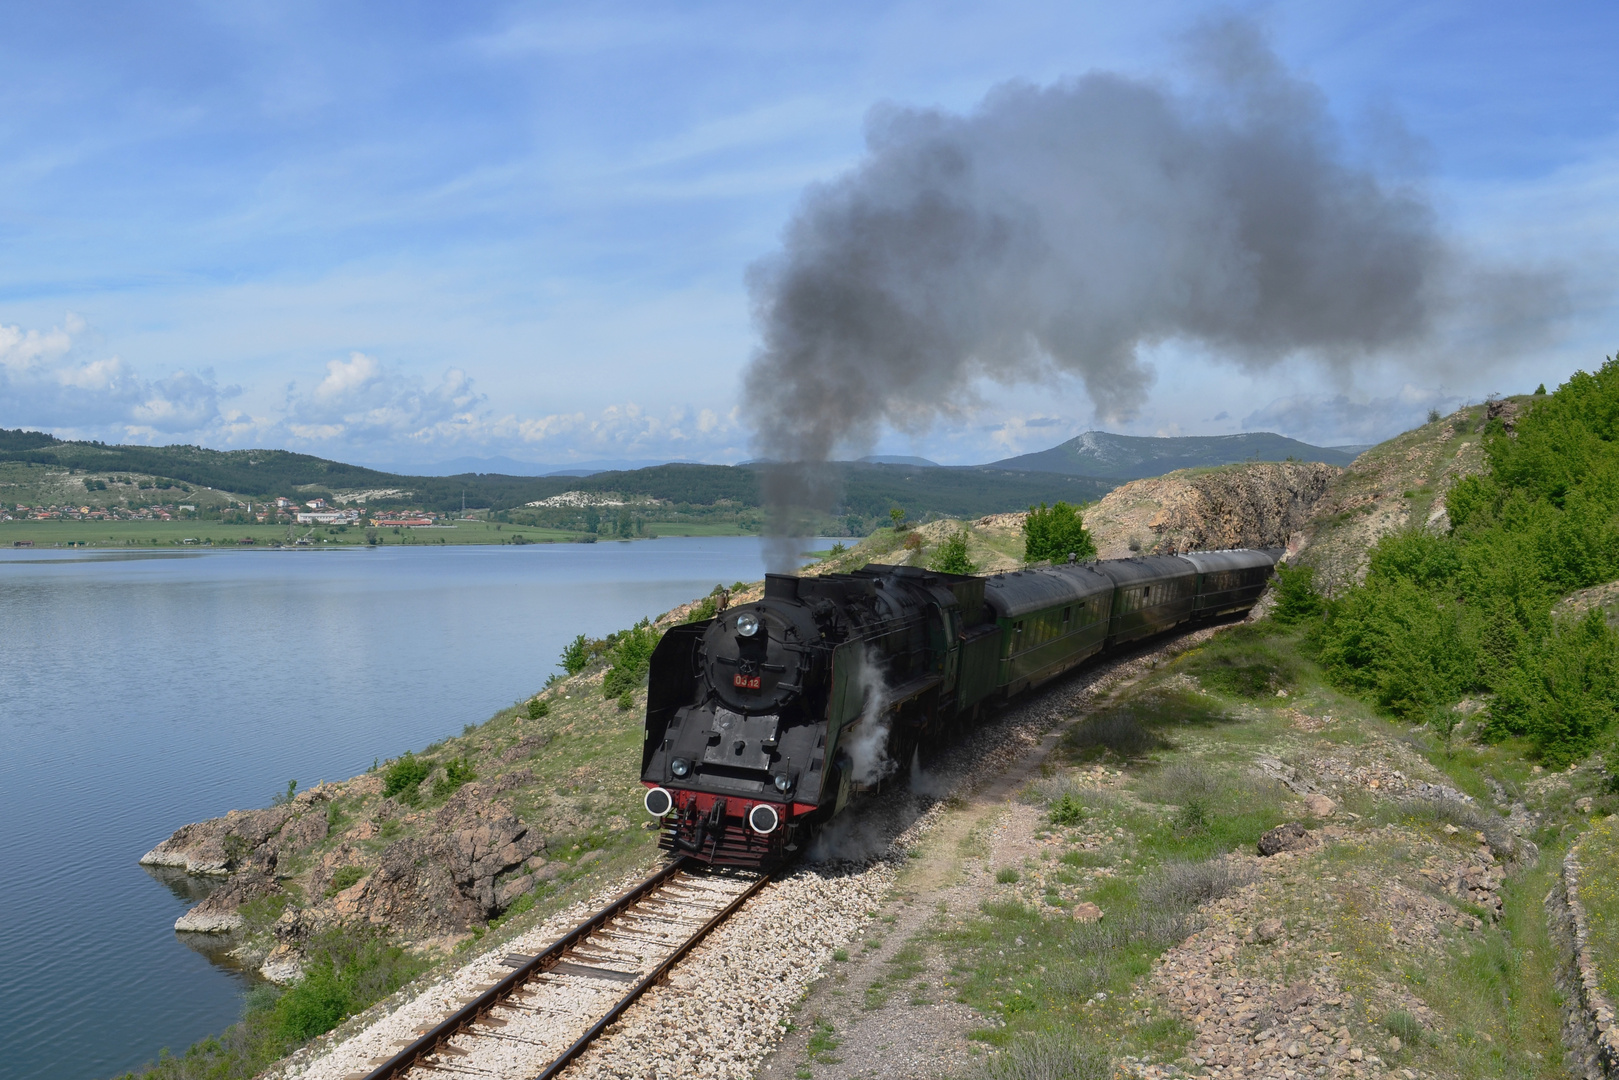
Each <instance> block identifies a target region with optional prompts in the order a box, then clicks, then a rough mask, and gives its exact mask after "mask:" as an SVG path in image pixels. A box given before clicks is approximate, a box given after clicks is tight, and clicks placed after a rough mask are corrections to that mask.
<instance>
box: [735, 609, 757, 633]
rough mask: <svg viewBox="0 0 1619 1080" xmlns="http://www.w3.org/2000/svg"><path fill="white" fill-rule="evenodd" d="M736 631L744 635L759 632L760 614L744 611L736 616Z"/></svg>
mask: <svg viewBox="0 0 1619 1080" xmlns="http://www.w3.org/2000/svg"><path fill="white" fill-rule="evenodd" d="M736 632H737V633H739V634H741V635H742V636H743V637H752V636H753V635H754V634H757V633H758V632H759V616H757V615H754V614H752V613H751V612H747V611H744V612H743V613H742V614H740V615H738V616H737V617H736Z"/></svg>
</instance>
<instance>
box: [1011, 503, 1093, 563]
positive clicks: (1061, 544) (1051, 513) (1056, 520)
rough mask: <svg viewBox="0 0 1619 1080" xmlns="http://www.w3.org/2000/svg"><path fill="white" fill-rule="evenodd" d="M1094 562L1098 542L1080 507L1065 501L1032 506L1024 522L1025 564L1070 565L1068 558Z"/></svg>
mask: <svg viewBox="0 0 1619 1080" xmlns="http://www.w3.org/2000/svg"><path fill="white" fill-rule="evenodd" d="M1069 555H1072V556H1074V557H1075V558H1076V559H1094V558H1095V557H1096V543H1095V541H1093V540H1092V539H1091V534H1090V533H1089V532H1088V531H1087V530H1086V528H1085V522H1084V520H1083V519H1081V517H1080V515H1079V508H1078V507H1075V506H1070V505H1069V504H1068V503H1065V502H1058V503H1057V504H1056V505H1054V506H1051V507H1049V508H1048V507H1047V506H1046V504H1045V503H1041V504H1040V506H1039V508H1038V509H1036V508H1035V507H1033V506H1031V507H1029V516H1028V517H1026V518H1024V519H1023V561H1024V562H1026V563H1032V562H1043V561H1046V560H1050V561H1052V562H1066V561H1067V560H1068V556H1069Z"/></svg>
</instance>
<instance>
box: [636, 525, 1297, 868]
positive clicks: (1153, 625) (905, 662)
mask: <svg viewBox="0 0 1619 1080" xmlns="http://www.w3.org/2000/svg"><path fill="white" fill-rule="evenodd" d="M1280 554H1281V553H1280V552H1279V551H1277V550H1274V549H1267V550H1246V549H1245V550H1236V551H1212V552H1193V553H1190V554H1185V555H1166V556H1146V557H1140V558H1133V559H1106V560H1100V561H1095V562H1087V563H1069V564H1066V565H1053V566H1044V567H1037V568H1032V569H1027V570H1017V571H1012V572H1008V573H1001V574H994V575H990V576H978V575H962V574H945V573H936V572H933V571H928V570H922V569H918V568H916V567H910V566H881V565H875V564H873V565H870V566H867V567H865V568H863V569H861V570H856V571H854V572H853V573H850V574H828V575H825V576H823V577H804V578H800V577H792V576H787V575H780V574H769V575H766V577H765V592H764V596H763V597H762V598H761V599H759V600H758V601H755V602H753V603H749V604H740V605H738V606H736V607H734V608H732V609H730V610H727V611H724V612H721V613H720V614H719V615H717V616H716V617H715V618H713V619H709V620H707V621H704V622H698V623H691V624H687V625H684V626H677V627H675V628H673V629H671V630H670V631H668V633H666V634H665V635H664V637H663V639H662V641H661V642H660V643H659V644H658V647H657V649H656V650H655V651H654V652H653V654H652V664H651V674H650V679H649V684H648V691H647V711H646V732H645V744H644V746H643V749H642V755H641V780H642V783H643V784H644V785H645V786H646V788H647V791H646V795H645V805H646V809H647V812H648V813H650V814H651V815H652V816H653V817H654V818H656V819H659V821H660V822H661V837H660V840H659V843H660V846H662V847H663V848H665V849H667V850H670V851H673V852H680V853H684V854H686V855H689V856H692V857H694V858H697V859H699V860H702V861H705V862H708V863H712V864H715V865H721V866H749V867H759V866H768V865H771V864H774V863H776V862H778V861H780V860H782V859H783V858H786V857H787V856H789V855H790V854H792V853H793V852H795V851H797V850H798V849H799V848H801V847H802V846H804V845H805V844H806V843H808V841H809V839H810V837H811V835H812V834H813V832H814V830H816V829H817V828H819V827H820V826H821V825H823V824H824V823H825V822H827V821H829V820H830V819H831V818H833V817H834V816H835V815H837V814H838V813H839V812H840V811H842V810H843V809H844V808H845V807H846V806H847V805H848V803H849V801H850V799H851V798H852V797H853V796H854V795H856V794H858V793H859V792H860V791H862V790H867V789H870V788H874V787H876V786H878V785H880V784H881V783H882V781H883V780H884V779H886V778H887V777H889V776H890V775H892V774H893V773H894V772H895V771H896V770H897V769H899V768H901V767H904V766H907V765H908V764H909V762H910V761H911V760H912V758H913V755H915V756H919V757H922V758H926V757H927V756H928V755H930V754H931V753H932V752H934V751H936V750H937V749H938V748H940V747H941V746H943V745H945V744H946V743H947V742H948V740H949V739H950V738H951V737H952V736H953V735H954V734H955V733H956V731H957V730H958V729H960V728H962V727H965V726H970V725H972V724H973V723H975V722H977V720H978V719H979V718H980V717H981V716H982V715H983V713H984V711H985V709H987V708H994V707H996V706H998V705H999V704H1001V703H1003V702H1005V701H1007V700H1008V699H1010V698H1012V697H1014V696H1016V695H1018V694H1021V693H1023V692H1025V691H1027V690H1029V689H1031V688H1033V687H1035V686H1038V685H1039V684H1041V683H1043V682H1046V681H1048V680H1050V679H1052V678H1054V677H1056V676H1057V675H1060V674H1062V673H1063V672H1065V671H1067V670H1069V669H1071V668H1073V667H1074V666H1076V665H1078V664H1080V663H1083V662H1084V661H1086V660H1088V659H1090V658H1091V657H1094V656H1096V655H1097V654H1099V653H1105V652H1107V651H1109V650H1112V649H1116V648H1118V647H1120V646H1122V645H1125V644H1127V643H1130V642H1133V641H1137V640H1140V639H1142V638H1146V637H1150V636H1152V635H1155V634H1159V633H1162V632H1164V631H1166V630H1169V629H1171V628H1173V627H1175V626H1179V625H1181V624H1183V623H1187V622H1191V621H1194V620H1208V619H1214V618H1218V617H1220V616H1223V615H1230V614H1234V613H1238V612H1242V611H1246V610H1248V609H1249V608H1251V607H1252V606H1253V605H1254V603H1255V601H1257V600H1258V599H1259V596H1260V594H1261V593H1262V592H1263V591H1264V588H1265V583H1266V581H1267V580H1268V579H1269V577H1270V575H1271V573H1272V571H1273V570H1274V567H1275V563H1276V560H1277V557H1278V556H1279V555H1280Z"/></svg>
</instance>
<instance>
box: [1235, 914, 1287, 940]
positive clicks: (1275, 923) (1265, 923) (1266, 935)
mask: <svg viewBox="0 0 1619 1080" xmlns="http://www.w3.org/2000/svg"><path fill="white" fill-rule="evenodd" d="M1286 929H1287V928H1286V927H1285V926H1284V925H1283V924H1282V920H1281V919H1263V920H1261V921H1260V923H1259V925H1258V926H1256V927H1254V928H1253V929H1252V930H1250V931H1248V936H1247V937H1246V938H1245V939H1244V940H1246V941H1248V942H1249V943H1251V944H1255V945H1269V944H1270V943H1271V942H1273V941H1277V940H1279V939H1280V938H1281V936H1282V934H1283V933H1285V932H1286Z"/></svg>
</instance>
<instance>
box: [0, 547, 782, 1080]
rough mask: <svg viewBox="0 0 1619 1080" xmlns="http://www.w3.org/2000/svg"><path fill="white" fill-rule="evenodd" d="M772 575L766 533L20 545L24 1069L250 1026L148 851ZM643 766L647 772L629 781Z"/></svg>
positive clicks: (468, 715)
mask: <svg viewBox="0 0 1619 1080" xmlns="http://www.w3.org/2000/svg"><path fill="white" fill-rule="evenodd" d="M763 573H764V558H763V552H762V550H761V546H760V542H759V541H758V539H756V538H753V537H717V538H679V539H676V538H671V539H660V540H656V541H640V542H635V543H605V544H555V545H549V544H547V545H540V544H536V545H530V546H505V547H500V546H495V547H449V546H447V547H441V548H426V547H422V548H416V547H383V548H372V549H365V548H356V549H347V550H339V551H319V550H315V551H295V550H287V551H228V550H227V551H186V552H174V553H159V552H116V551H107V552H97V551H89V552H70V551H66V550H63V551H56V550H46V551H33V552H9V551H8V552H3V553H0V865H3V866H4V867H5V873H4V875H0V1062H4V1065H3V1066H0V1073H3V1074H4V1075H5V1076H6V1077H9V1078H12V1080H36V1078H38V1080H45V1078H47V1077H48V1078H51V1080H93V1078H96V1077H106V1076H110V1075H112V1074H115V1073H118V1072H121V1071H123V1070H126V1069H130V1068H134V1067H136V1066H138V1065H140V1064H141V1063H143V1062H145V1061H149V1060H151V1059H153V1058H154V1057H156V1056H157V1053H158V1051H159V1049H160V1048H162V1047H169V1048H171V1049H173V1050H174V1051H176V1052H179V1051H183V1050H184V1049H185V1047H186V1046H188V1045H189V1044H190V1043H192V1042H193V1041H195V1040H196V1039H198V1038H200V1037H202V1036H204V1035H207V1034H210V1033H213V1032H217V1031H219V1030H221V1029H223V1028H224V1027H226V1026H227V1025H229V1024H230V1023H231V1022H232V1021H234V1020H235V1019H236V1017H237V1016H238V1014H239V1012H240V1008H241V999H242V995H243V993H244V992H245V990H246V989H247V988H248V986H249V978H248V977H247V976H245V975H243V974H242V973H239V972H234V971H232V970H230V969H229V968H228V967H225V966H220V965H216V964H213V963H210V962H209V960H208V959H207V958H206V957H204V956H202V955H200V954H199V953H197V952H194V951H193V950H191V949H190V948H188V947H187V946H185V945H184V944H182V943H181V942H180V941H179V940H178V938H177V937H176V935H175V934H174V932H173V925H174V920H175V919H176V918H178V917H179V916H180V914H181V913H182V912H184V911H185V909H186V908H187V907H189V906H190V905H191V904H192V903H195V900H196V897H195V896H192V895H189V894H190V893H191V892H192V891H193V890H194V884H193V883H188V882H187V881H186V879H185V878H184V877H183V876H181V877H180V878H178V879H177V880H173V881H171V882H170V883H168V884H165V883H164V881H163V880H160V878H159V877H157V876H155V875H153V874H150V873H148V872H147V871H146V870H144V869H142V868H141V867H139V866H138V865H136V860H137V859H138V858H140V856H141V855H142V854H144V853H145V852H146V851H148V850H149V849H150V848H152V847H153V846H154V845H155V844H157V843H158V841H160V840H162V839H164V838H165V837H166V836H168V835H169V833H171V832H172V831H174V830H175V829H176V828H178V827H180V826H181V825H184V824H186V823H188V822H192V821H200V820H202V819H204V818H210V817H216V816H218V815H220V814H223V813H224V812H225V811H227V810H231V809H234V808H239V807H254V806H265V805H268V804H269V802H270V800H271V798H272V797H273V796H274V795H275V794H276V793H277V792H278V791H283V790H285V788H286V786H287V781H288V780H289V779H296V780H297V781H298V786H299V788H300V789H301V788H305V787H310V786H312V785H313V784H315V783H316V782H317V781H319V780H323V779H325V780H340V779H346V778H347V777H349V776H352V775H354V774H356V773H360V772H363V771H365V770H366V769H367V768H369V767H370V766H371V764H372V762H373V761H374V760H376V759H378V758H383V759H385V758H388V757H393V756H396V755H398V754H400V753H402V752H404V751H406V750H411V749H419V748H421V747H422V746H425V745H427V744H428V743H431V742H434V741H435V740H437V739H439V738H442V737H444V736H446V735H452V734H459V733H460V731H461V728H462V726H463V725H465V724H468V723H477V722H480V721H482V720H485V719H487V718H488V717H489V716H490V714H492V713H493V712H495V711H496V710H497V709H500V708H503V707H505V706H507V705H510V704H511V703H512V702H514V701H516V700H518V699H519V698H523V697H526V696H528V695H529V694H532V693H533V692H534V691H535V690H537V689H539V688H540V686H541V685H543V684H544V682H545V679H546V676H547V675H548V674H550V673H551V672H552V671H554V670H556V660H557V657H558V655H559V654H560V653H561V651H562V648H563V646H564V645H565V644H566V643H567V642H568V641H570V640H571V639H572V638H573V637H574V635H576V634H579V633H585V634H589V635H591V636H597V637H599V636H601V635H604V634H606V633H608V632H610V631H613V630H619V629H622V628H624V627H627V626H629V625H631V624H632V623H634V622H635V621H636V620H637V619H639V618H641V617H642V616H646V615H657V614H659V613H661V612H663V611H667V610H668V609H669V608H671V607H674V606H675V605H676V604H679V603H682V602H684V601H687V600H690V599H692V598H694V597H696V596H699V595H701V594H704V593H706V592H707V591H708V590H709V589H711V588H713V587H714V585H715V584H717V583H725V584H727V585H728V584H730V583H732V582H735V581H756V580H758V579H759V578H760V577H761V576H762V575H763ZM625 781H626V783H630V782H633V778H631V777H626V778H625Z"/></svg>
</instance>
